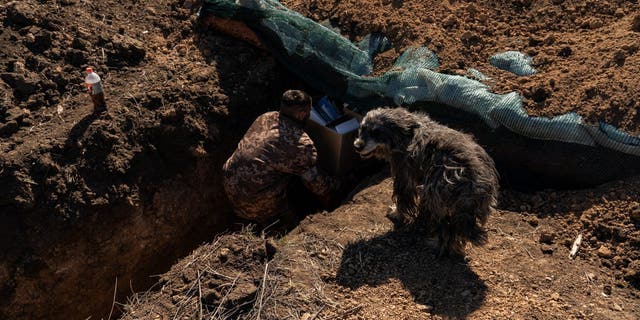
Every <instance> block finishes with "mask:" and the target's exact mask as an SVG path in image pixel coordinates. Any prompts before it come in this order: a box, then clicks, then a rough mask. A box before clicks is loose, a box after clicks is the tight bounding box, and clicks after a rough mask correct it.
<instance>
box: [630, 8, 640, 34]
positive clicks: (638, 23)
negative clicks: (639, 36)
mask: <svg viewBox="0 0 640 320" xmlns="http://www.w3.org/2000/svg"><path fill="white" fill-rule="evenodd" d="M631 31H635V32H640V13H639V14H636V16H635V17H633V21H632V22H631Z"/></svg>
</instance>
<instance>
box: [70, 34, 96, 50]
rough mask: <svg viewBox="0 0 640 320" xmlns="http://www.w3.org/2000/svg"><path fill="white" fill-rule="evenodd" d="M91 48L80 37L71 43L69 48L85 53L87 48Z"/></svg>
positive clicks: (89, 44) (88, 43)
mask: <svg viewBox="0 0 640 320" xmlns="http://www.w3.org/2000/svg"><path fill="white" fill-rule="evenodd" d="M90 46H91V43H90V42H89V41H87V40H84V39H82V38H80V37H76V38H74V39H73V41H72V42H71V47H72V48H74V49H78V50H82V51H85V50H87V48H89V47H90Z"/></svg>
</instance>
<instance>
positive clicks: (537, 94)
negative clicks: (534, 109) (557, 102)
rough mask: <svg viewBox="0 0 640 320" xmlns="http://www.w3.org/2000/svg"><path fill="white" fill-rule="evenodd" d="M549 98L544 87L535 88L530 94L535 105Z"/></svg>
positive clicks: (548, 92)
mask: <svg viewBox="0 0 640 320" xmlns="http://www.w3.org/2000/svg"><path fill="white" fill-rule="evenodd" d="M549 96H551V92H550V91H549V90H548V89H547V88H546V87H544V86H537V87H536V88H534V89H533V91H532V92H531V98H532V99H533V101H535V102H537V103H541V102H544V101H545V100H547V98H549Z"/></svg>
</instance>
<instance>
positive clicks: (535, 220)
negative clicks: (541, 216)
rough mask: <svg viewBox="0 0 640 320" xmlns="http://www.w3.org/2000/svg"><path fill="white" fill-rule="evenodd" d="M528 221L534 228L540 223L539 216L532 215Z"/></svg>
mask: <svg viewBox="0 0 640 320" xmlns="http://www.w3.org/2000/svg"><path fill="white" fill-rule="evenodd" d="M527 222H528V223H529V225H530V226H532V227H534V228H535V227H537V226H538V224H539V221H538V217H535V216H531V217H530V218H529V219H527Z"/></svg>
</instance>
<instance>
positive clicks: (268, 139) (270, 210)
mask: <svg viewBox="0 0 640 320" xmlns="http://www.w3.org/2000/svg"><path fill="white" fill-rule="evenodd" d="M316 159H317V151H316V148H315V146H314V145H313V141H312V140H311V138H310V137H309V135H307V133H305V132H304V130H303V126H302V124H300V123H298V122H296V121H295V120H293V119H291V118H289V117H287V116H283V115H280V113H279V112H277V111H273V112H267V113H265V114H263V115H261V116H259V117H258V118H257V119H256V120H255V121H254V122H253V124H252V125H251V127H250V128H249V130H248V131H247V133H246V134H245V135H244V137H243V138H242V140H241V141H240V143H238V148H237V149H236V151H235V152H234V153H233V154H232V155H231V157H230V158H229V159H228V160H227V162H226V163H225V164H224V167H223V172H224V173H223V174H224V187H225V191H226V192H227V195H228V196H229V200H230V201H231V202H232V204H233V205H234V209H235V211H236V213H237V214H238V215H239V216H241V217H242V218H245V219H249V220H254V221H266V220H269V219H271V218H274V217H275V216H277V215H279V214H281V213H283V212H284V211H286V210H288V205H287V199H286V192H287V185H288V184H289V180H290V178H291V177H293V176H300V177H301V178H302V181H303V183H304V184H305V186H306V187H307V188H308V189H309V190H311V191H312V192H313V193H315V194H316V195H319V196H324V195H326V194H327V193H329V192H330V191H332V190H335V189H337V187H338V182H337V181H336V180H335V179H333V178H331V177H328V176H325V175H322V174H320V173H319V172H318V169H317V168H316Z"/></svg>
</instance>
